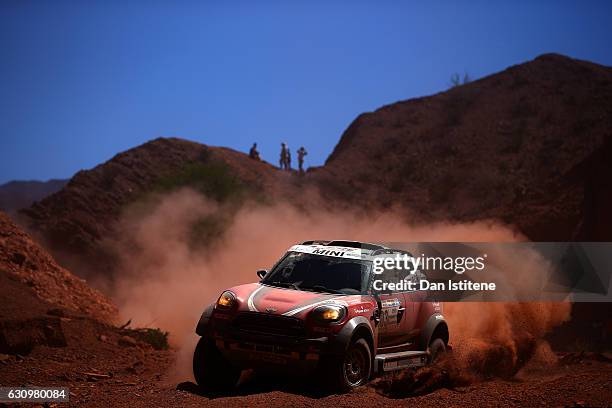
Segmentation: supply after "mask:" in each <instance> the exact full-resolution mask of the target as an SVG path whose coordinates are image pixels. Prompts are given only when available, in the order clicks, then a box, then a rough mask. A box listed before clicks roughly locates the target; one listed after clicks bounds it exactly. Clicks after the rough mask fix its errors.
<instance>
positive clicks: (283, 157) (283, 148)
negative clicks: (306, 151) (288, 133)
mask: <svg viewBox="0 0 612 408" xmlns="http://www.w3.org/2000/svg"><path fill="white" fill-rule="evenodd" d="M279 164H280V168H281V170H286V169H287V145H286V144H285V143H284V142H283V143H281V153H280V160H279Z"/></svg>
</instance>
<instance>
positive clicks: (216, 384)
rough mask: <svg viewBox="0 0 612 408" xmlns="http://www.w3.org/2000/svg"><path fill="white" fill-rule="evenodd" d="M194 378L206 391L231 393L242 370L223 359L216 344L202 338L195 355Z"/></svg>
mask: <svg viewBox="0 0 612 408" xmlns="http://www.w3.org/2000/svg"><path fill="white" fill-rule="evenodd" d="M193 376H194V377H195V380H196V382H197V383H198V385H199V386H200V387H201V388H202V389H204V390H206V391H213V392H214V391H216V392H219V391H221V392H223V391H230V390H232V389H233V388H234V387H235V386H236V383H237V382H238V379H239V378H240V370H238V369H237V368H235V367H234V366H232V365H231V364H230V363H229V362H228V361H227V360H226V359H225V357H223V354H221V352H220V351H219V349H218V348H217V346H216V345H215V343H214V342H213V341H211V340H209V339H205V338H203V337H202V338H201V339H200V341H199V342H198V345H197V346H196V349H195V351H194V353H193Z"/></svg>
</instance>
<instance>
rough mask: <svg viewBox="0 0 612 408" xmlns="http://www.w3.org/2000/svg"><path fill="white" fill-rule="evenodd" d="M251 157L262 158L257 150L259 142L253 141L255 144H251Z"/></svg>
mask: <svg viewBox="0 0 612 408" xmlns="http://www.w3.org/2000/svg"><path fill="white" fill-rule="evenodd" d="M249 157H250V158H251V159H255V160H260V158H259V152H258V151H257V143H253V146H251V150H249Z"/></svg>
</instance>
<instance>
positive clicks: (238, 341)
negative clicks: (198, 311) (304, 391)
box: [198, 316, 337, 372]
mask: <svg viewBox="0 0 612 408" xmlns="http://www.w3.org/2000/svg"><path fill="white" fill-rule="evenodd" d="M224 317H225V316H224ZM232 323H233V322H232V319H231V318H215V317H214V316H209V317H208V318H207V319H206V322H205V324H204V323H203V322H202V321H200V324H199V325H198V334H200V335H202V336H204V337H208V338H210V339H212V340H214V342H215V344H216V346H217V348H218V349H219V351H221V352H222V353H223V355H224V356H225V357H226V358H227V359H228V360H229V361H230V362H231V363H232V364H233V365H235V366H236V367H239V368H242V369H245V368H255V369H258V370H265V369H270V370H274V371H279V370H282V369H283V368H287V369H288V370H291V371H293V370H295V369H296V368H297V370H298V371H300V372H310V371H312V370H314V369H316V367H317V366H318V363H319V361H320V359H321V357H322V356H324V355H328V354H332V353H333V352H334V350H336V349H337V347H335V343H336V339H335V337H336V336H335V335H333V334H328V335H324V336H310V335H309V334H308V333H307V332H306V331H304V333H302V335H283V334H279V333H265V332H263V331H257V330H256V328H250V330H245V329H242V328H239V327H236V326H235V325H234V324H232Z"/></svg>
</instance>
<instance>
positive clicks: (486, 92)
mask: <svg viewBox="0 0 612 408" xmlns="http://www.w3.org/2000/svg"><path fill="white" fill-rule="evenodd" d="M317 173H318V174H317V178H319V180H320V181H321V185H322V186H325V187H326V189H325V191H326V195H327V197H328V198H329V199H330V200H344V201H349V202H350V201H353V202H354V201H355V200H357V199H358V200H359V201H360V202H362V203H364V205H369V206H374V207H380V206H382V207H389V206H401V207H404V208H408V209H409V210H410V212H411V213H412V214H413V216H414V218H416V219H419V220H425V221H426V220H430V219H454V220H476V219H482V218H493V219H500V220H503V221H505V222H507V223H509V224H514V225H516V226H517V227H518V229H519V230H521V231H522V232H523V233H525V234H526V235H527V236H528V237H529V238H531V239H532V240H551V241H563V240H570V239H576V240H610V239H611V238H612V237H611V235H610V230H609V228H607V227H606V226H607V225H610V224H612V215H611V214H612V213H611V212H610V211H609V208H612V188H611V187H612V179H611V178H610V177H609V175H610V174H612V69H611V68H609V67H604V66H601V65H597V64H593V63H590V62H585V61H579V60H574V59H571V58H567V57H564V56H561V55H555V54H547V55H542V56H540V57H538V58H536V59H535V60H533V61H529V62H527V63H524V64H520V65H516V66H513V67H510V68H508V69H506V70H505V71H503V72H500V73H497V74H494V75H491V76H488V77H485V78H483V79H480V80H478V81H474V82H472V83H469V84H467V85H462V86H459V87H456V88H453V89H450V90H449V91H447V92H443V93H439V94H436V95H433V96H429V97H425V98H418V99H411V100H408V101H401V102H397V103H394V104H391V105H387V106H384V107H382V108H380V109H378V110H376V111H375V112H371V113H365V114H362V115H360V116H359V117H358V118H357V119H356V120H355V121H354V122H353V123H352V124H351V125H350V126H349V127H348V129H347V130H346V131H345V132H344V134H343V135H342V138H341V139H340V142H339V143H338V145H337V146H336V148H335V150H334V151H333V153H332V154H331V155H330V157H329V158H328V160H327V162H326V164H325V166H324V168H323V169H320V170H319V171H318V172H317Z"/></svg>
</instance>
